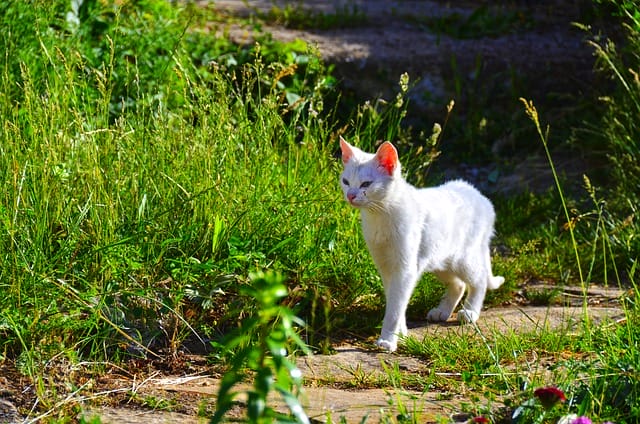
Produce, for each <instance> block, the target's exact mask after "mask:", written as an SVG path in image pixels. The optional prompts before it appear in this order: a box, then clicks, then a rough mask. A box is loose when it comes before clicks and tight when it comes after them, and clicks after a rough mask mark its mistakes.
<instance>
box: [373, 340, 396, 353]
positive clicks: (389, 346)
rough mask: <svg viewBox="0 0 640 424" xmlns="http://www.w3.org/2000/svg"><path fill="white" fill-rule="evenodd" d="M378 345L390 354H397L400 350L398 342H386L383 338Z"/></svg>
mask: <svg viewBox="0 0 640 424" xmlns="http://www.w3.org/2000/svg"><path fill="white" fill-rule="evenodd" d="M376 345H377V346H378V347H379V348H381V349H384V350H387V351H389V352H395V351H396V349H398V342H397V341H393V340H385V339H383V338H379V339H378V341H377V342H376Z"/></svg>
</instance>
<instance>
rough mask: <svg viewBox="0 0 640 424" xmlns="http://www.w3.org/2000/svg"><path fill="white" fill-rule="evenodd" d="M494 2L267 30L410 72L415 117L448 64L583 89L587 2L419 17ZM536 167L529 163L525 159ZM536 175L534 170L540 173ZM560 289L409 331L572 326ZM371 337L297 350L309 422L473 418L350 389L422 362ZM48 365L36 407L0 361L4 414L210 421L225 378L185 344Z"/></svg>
mask: <svg viewBox="0 0 640 424" xmlns="http://www.w3.org/2000/svg"><path fill="white" fill-rule="evenodd" d="M200 3H201V4H202V5H203V6H207V7H215V8H217V9H218V10H221V11H224V12H225V13H229V14H233V15H237V16H244V17H246V16H249V15H250V14H252V13H255V12H256V10H262V11H268V10H269V9H270V8H271V7H272V6H273V5H274V4H279V5H281V6H282V5H284V4H285V2H283V1H280V0H273V1H272V0H256V1H249V2H247V1H242V0H235V1H234V0H220V1H216V2H204V1H202V2H200ZM289 3H292V2H289ZM293 3H295V2H293ZM493 3H494V2H482V1H456V2H451V1H411V0H401V1H387V0H348V1H343V2H341V1H340V0H338V1H334V0H331V1H321V0H305V1H304V5H305V7H308V8H311V9H314V10H320V11H324V12H325V13H330V12H331V11H332V10H336V9H335V8H339V7H342V6H344V5H345V4H346V5H350V7H351V6H353V5H355V6H356V7H357V8H358V10H361V11H362V12H363V13H364V14H366V16H367V23H366V24H365V25H358V26H355V27H348V28H339V29H329V30H296V29H287V28H283V27H279V26H272V27H266V28H264V29H265V30H266V31H268V32H271V33H272V34H273V36H274V38H276V39H279V40H283V41H291V40H294V39H296V38H300V39H303V40H305V41H307V42H309V43H311V44H312V45H315V46H317V48H318V50H319V52H320V53H321V55H322V56H323V57H324V58H325V59H326V60H327V61H328V62H329V63H333V64H335V66H336V73H337V75H338V76H339V77H340V78H341V79H342V81H343V84H344V87H345V89H347V90H352V91H353V92H355V93H358V95H360V96H362V97H365V98H367V97H368V98H374V97H377V96H383V97H384V96H390V95H392V94H391V93H394V92H395V91H396V89H397V81H398V78H399V75H400V74H401V73H402V72H409V73H410V75H411V77H412V79H415V80H416V81H419V83H418V84H417V85H416V86H415V87H414V88H413V92H412V101H413V104H414V105H415V106H414V107H415V109H414V114H417V115H420V114H424V115H425V116H428V114H430V113H432V111H433V110H434V108H435V109H437V108H439V107H441V106H442V104H443V103H444V102H447V101H448V100H449V99H450V98H451V96H452V94H454V93H452V87H454V85H455V84H452V83H451V80H452V79H453V78H454V76H453V74H452V72H453V71H452V63H454V62H455V66H456V71H455V72H456V76H455V78H462V79H463V83H464V82H469V81H473V80H474V78H478V75H480V74H479V72H478V71H481V75H483V76H484V75H500V76H502V75H507V74H508V73H513V74H516V75H520V76H523V77H526V78H528V80H529V84H528V87H529V90H530V91H529V92H523V93H513V95H514V96H522V97H526V98H535V97H534V96H536V95H539V94H540V93H549V92H555V93H559V92H563V93H571V94H572V95H580V93H581V92H584V93H588V92H589V90H590V89H591V88H590V85H591V84H592V78H591V69H592V66H593V56H592V53H591V50H590V49H589V48H588V47H587V46H586V44H585V34H584V33H583V32H582V31H579V30H577V29H576V28H575V27H574V26H572V25H571V22H573V21H579V20H580V19H581V18H582V17H583V16H582V14H583V13H584V8H583V5H584V4H585V2H582V1H565V2H561V1H557V0H556V1H548V0H541V1H537V2H531V1H524V0H522V1H515V0H514V1H512V2H504V3H505V4H504V5H502V6H500V8H503V9H504V10H505V11H506V12H509V13H510V12H512V11H516V12H517V13H521V15H522V16H523V24H522V25H521V26H516V29H515V30H514V31H509V32H506V33H504V34H500V35H497V36H490V37H489V36H487V37H479V38H468V39H459V38H453V37H449V36H446V35H444V34H437V33H434V32H431V31H428V30H426V29H425V28H424V26H423V25H420V24H416V23H415V22H416V21H415V19H414V18H415V17H421V16H432V17H433V16H446V15H450V14H453V13H458V14H460V15H461V16H469V15H470V14H472V13H473V11H474V10H477V8H478V6H479V5H482V4H486V5H492V4H493ZM496 7H497V6H496ZM525 21H526V22H525ZM527 22H534V23H535V24H529V23H527ZM219 33H220V34H222V33H227V34H228V36H229V37H231V38H233V39H234V40H235V41H238V42H251V31H250V30H249V29H247V28H243V27H240V26H237V25H235V26H232V27H228V28H219ZM479 67H480V68H481V69H478V68H479ZM505 72H507V73H505ZM461 76H462V77H461ZM500 86H501V87H502V89H504V90H510V89H511V87H509V81H507V80H505V81H504V84H502V85H500V84H498V85H497V87H500ZM531 167H532V166H531V164H529V165H527V166H526V168H528V169H530V168H531ZM483 172H484V171H482V170H480V172H479V173H480V174H481V175H483ZM469 173H471V174H474V175H475V177H474V175H470V176H467V177H470V178H469V179H472V180H473V179H476V180H477V179H478V177H477V174H478V170H477V169H475V170H474V169H472V170H470V171H469ZM542 174H543V172H539V173H536V176H535V177H536V178H537V176H538V175H542ZM510 178H512V179H513V181H512V182H510V183H509V184H511V185H513V186H520V187H522V188H531V187H536V186H538V185H542V186H544V185H545V184H549V180H545V179H543V180H542V182H541V181H537V180H536V181H529V180H527V178H533V177H532V176H531V174H530V173H529V175H526V176H519V175H518V174H514V175H511V176H510ZM475 182H476V183H478V181H475ZM505 184H506V183H505ZM478 185H481V183H479V184H478ZM525 185H526V186H525ZM576 290H577V292H576ZM621 294H622V293H621V292H619V291H616V290H603V289H598V288H593V290H592V291H590V293H589V297H588V298H589V303H590V307H589V308H588V310H587V311H586V312H587V314H588V315H586V316H588V317H589V318H590V319H591V320H593V321H595V322H598V323H601V324H602V325H616V322H619V320H621V319H624V314H623V312H622V310H621V309H620V307H619V304H618V299H619V298H620V296H621ZM564 295H565V296H564V298H565V300H566V301H567V302H565V303H564V305H565V306H562V307H560V306H554V307H534V306H531V305H523V304H519V303H518V302H514V303H513V306H509V307H504V308H491V309H489V310H487V311H485V312H484V315H483V317H482V318H481V321H480V324H479V327H478V329H474V328H473V327H460V326H458V325H457V324H455V323H450V324H445V325H433V324H426V323H423V322H419V323H413V326H412V328H411V330H410V333H411V335H412V336H413V337H416V338H418V339H421V338H424V337H446V336H447V334H449V333H450V332H452V331H455V332H457V331H467V332H469V334H470V336H471V335H473V334H477V332H478V331H480V332H485V333H486V334H492V333H493V332H504V331H518V332H530V331H537V329H540V328H541V327H543V326H551V328H562V329H563V330H564V331H572V330H571V329H575V328H577V327H576V326H577V325H579V323H580V322H581V321H582V320H583V319H584V318H585V314H584V312H585V310H584V309H583V308H582V307H581V306H580V303H581V302H582V293H581V291H580V290H579V289H574V290H571V289H566V290H565V293H564ZM572 299H573V300H574V301H576V302H578V304H575V303H576V302H573V303H574V304H573V305H572V304H571V303H572V302H571V300H572ZM372 342H373V340H366V339H363V340H359V341H358V342H357V343H355V344H354V343H344V342H341V341H336V344H335V348H336V352H337V353H336V354H335V355H332V356H322V355H317V356H311V357H303V358H300V359H299V362H298V365H299V367H300V369H301V370H302V371H303V375H304V378H305V396H304V404H305V407H306V411H307V413H308V414H309V416H311V417H313V419H314V422H325V421H326V420H327V416H328V415H330V416H331V417H332V418H333V419H334V420H339V418H340V417H341V416H345V417H346V418H347V422H349V423H351V422H361V419H362V417H364V416H368V417H369V421H367V422H377V420H376V418H377V417H379V416H380V414H381V413H382V412H388V411H392V412H393V409H394V408H397V405H398V403H399V402H398V400H402V402H400V403H404V404H405V405H408V406H409V407H410V409H419V410H420V411H421V412H420V413H421V414H422V417H424V422H436V420H437V419H438V417H449V419H450V420H451V422H465V421H466V420H468V418H469V417H468V416H467V415H465V414H460V408H459V405H460V403H461V402H468V401H469V399H468V398H465V397H464V396H462V395H459V394H454V395H451V396H448V395H447V396H443V395H444V394H443V393H440V392H437V391H426V392H425V391H423V390H421V389H419V388H413V389H412V390H409V389H407V390H402V389H398V388H393V387H385V388H376V387H372V388H369V389H363V390H350V389H349V387H350V386H353V385H354V382H355V381H356V380H358V381H362V380H363V379H364V380H365V381H366V380H367V379H370V380H371V381H375V379H376V375H377V373H381V372H383V368H382V366H381V363H387V364H397V366H398V367H399V369H400V370H401V371H402V372H403V373H418V374H419V373H424V372H429V370H428V369H427V367H428V365H427V364H424V363H422V362H421V361H419V360H417V359H416V358H412V357H408V356H404V355H402V354H401V353H400V354H388V353H383V352H380V351H378V350H376V349H375V348H374V345H373V343H372ZM88 365H90V364H88ZM532 366H533V367H534V370H533V371H540V372H543V370H544V368H545V366H546V364H545V363H544V361H538V362H537V363H533V364H532ZM87 368H89V367H87ZM51 369H52V376H51V378H52V381H51V382H46V381H45V382H40V383H41V384H45V385H47V384H49V385H50V386H51V390H55V389H54V388H55V384H53V379H55V378H57V377H58V376H59V375H58V376H57V375H56V373H62V375H63V376H64V377H65V379H66V378H68V379H69V380H70V381H77V382H78V384H79V386H78V387H76V388H69V393H70V394H69V396H68V397H67V398H65V400H63V401H62V402H61V403H59V404H53V405H47V408H42V407H41V406H39V405H34V402H35V397H34V395H33V393H34V391H35V389H34V386H33V385H34V382H31V381H28V380H27V379H26V378H24V377H23V376H22V374H21V373H19V372H18V371H17V370H16V369H15V368H12V367H11V366H9V365H6V364H5V365H3V366H1V367H0V423H19V422H37V421H38V418H39V417H41V416H42V413H39V412H35V411H42V410H43V409H44V410H48V411H49V412H48V415H49V416H55V415H56V413H57V411H60V410H61V409H65V408H69V407H72V408H74V410H77V412H78V414H79V416H83V417H86V418H90V417H93V416H98V417H100V420H101V422H103V423H147V422H154V423H192V422H193V423H196V422H205V421H206V418H202V417H206V416H208V415H210V414H211V412H212V410H213V408H214V404H215V394H216V393H217V388H218V384H219V377H220V376H219V375H218V374H217V373H216V372H215V370H214V368H212V367H211V366H210V365H209V364H208V362H207V359H206V358H205V357H203V356H197V355H189V354H186V353H185V354H182V355H179V356H178V357H175V358H171V359H164V360H162V361H151V360H149V361H131V363H129V364H126V366H124V367H117V366H106V370H107V371H106V372H105V373H104V374H102V375H90V374H87V373H85V371H84V370H83V366H82V365H74V366H70V365H66V364H51ZM372 386H374V384H372ZM74 390H75V391H74ZM390 400H394V402H390ZM275 401H276V402H277V400H275ZM394 405H395V406H394ZM237 412H238V413H240V412H241V411H237ZM395 412H397V411H395ZM39 414H40V415H39Z"/></svg>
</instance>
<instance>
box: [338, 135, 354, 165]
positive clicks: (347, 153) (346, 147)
mask: <svg viewBox="0 0 640 424" xmlns="http://www.w3.org/2000/svg"><path fill="white" fill-rule="evenodd" d="M340 149H341V150H342V164H343V165H346V164H347V162H349V161H350V160H351V158H352V157H353V149H352V148H351V145H350V144H349V143H347V142H346V140H345V139H344V138H342V136H340Z"/></svg>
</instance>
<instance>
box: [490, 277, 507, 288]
mask: <svg viewBox="0 0 640 424" xmlns="http://www.w3.org/2000/svg"><path fill="white" fill-rule="evenodd" d="M502 283H504V277H501V276H499V275H492V276H491V277H489V284H488V287H489V290H495V289H497V288H498V287H500V286H501V285H502Z"/></svg>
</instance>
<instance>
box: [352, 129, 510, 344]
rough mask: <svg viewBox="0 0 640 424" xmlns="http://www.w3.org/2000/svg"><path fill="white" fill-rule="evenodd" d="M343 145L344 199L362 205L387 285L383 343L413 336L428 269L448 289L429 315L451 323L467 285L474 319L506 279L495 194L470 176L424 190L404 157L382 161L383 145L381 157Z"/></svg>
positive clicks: (462, 316) (468, 316) (462, 317)
mask: <svg viewBox="0 0 640 424" xmlns="http://www.w3.org/2000/svg"><path fill="white" fill-rule="evenodd" d="M386 144H389V145H390V143H386ZM341 146H342V151H343V162H344V171H343V173H342V175H341V177H340V180H341V184H342V189H343V191H344V194H345V199H347V201H348V202H349V203H350V204H351V205H352V206H354V207H356V208H358V209H360V213H361V220H362V232H363V235H364V239H365V241H366V243H367V246H368V248H369V252H370V253H371V256H372V257H373V261H374V262H375V264H376V267H377V269H378V271H379V273H380V276H381V278H382V282H383V285H384V291H385V297H386V302H387V303H386V310H385V315H384V321H383V323H382V334H381V336H380V339H379V340H378V342H377V344H378V346H380V347H382V348H384V349H386V350H389V351H395V350H396V348H397V344H398V336H399V335H400V336H405V335H406V334H407V324H406V319H405V312H406V309H407V305H408V304H409V298H410V297H411V294H412V292H413V289H414V288H415V285H416V283H417V282H418V280H419V279H420V276H421V275H422V274H423V273H424V272H432V273H434V274H435V275H436V276H437V277H438V279H439V280H440V281H442V282H443V283H444V284H445V285H446V286H447V291H446V293H445V295H444V297H443V298H442V300H441V301H440V304H439V305H438V306H437V307H436V308H434V309H432V310H430V311H429V313H428V314H427V319H428V320H430V321H446V320H447V319H448V318H449V317H450V316H451V314H452V313H453V311H454V309H455V308H456V306H457V305H458V303H459V302H460V299H461V298H462V296H463V295H464V291H465V288H467V289H468V293H467V297H466V299H465V302H464V305H463V307H462V309H461V310H460V311H459V312H458V320H459V321H460V322H475V321H476V320H477V319H478V317H479V316H480V310H481V309H482V304H483V302H484V297H485V293H486V291H487V289H497V288H498V287H500V285H501V284H502V283H503V282H504V278H503V277H498V276H493V274H492V272H491V257H490V249H489V244H490V241H491V237H492V236H493V232H494V229H493V225H494V220H495V212H494V210H493V205H492V204H491V202H490V201H489V199H487V198H486V197H484V196H483V195H482V194H481V193H480V192H479V191H478V190H476V189H475V188H474V187H472V186H471V185H470V184H468V183H466V182H464V181H451V182H448V183H446V184H443V185H441V186H438V187H434V188H423V189H417V188H415V187H413V186H412V185H410V184H409V183H407V182H406V181H405V180H404V178H403V177H402V175H401V172H400V163H399V162H398V161H396V165H395V167H394V168H393V169H390V168H389V167H388V166H387V167H385V166H383V165H382V164H381V163H380V152H381V150H382V147H381V149H379V150H378V153H377V154H376V155H374V154H370V153H365V152H363V151H362V150H360V149H358V148H356V147H353V146H351V145H349V144H348V143H347V142H345V141H344V140H341ZM391 147H392V146H391ZM387 149H388V146H387ZM387 151H389V150H387ZM393 153H395V148H393ZM363 183H365V184H364V186H362V185H363ZM367 183H369V184H367ZM367 185H368V186H367Z"/></svg>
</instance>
